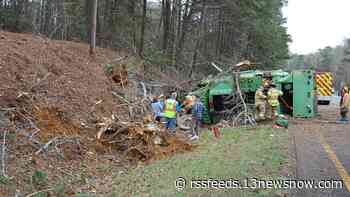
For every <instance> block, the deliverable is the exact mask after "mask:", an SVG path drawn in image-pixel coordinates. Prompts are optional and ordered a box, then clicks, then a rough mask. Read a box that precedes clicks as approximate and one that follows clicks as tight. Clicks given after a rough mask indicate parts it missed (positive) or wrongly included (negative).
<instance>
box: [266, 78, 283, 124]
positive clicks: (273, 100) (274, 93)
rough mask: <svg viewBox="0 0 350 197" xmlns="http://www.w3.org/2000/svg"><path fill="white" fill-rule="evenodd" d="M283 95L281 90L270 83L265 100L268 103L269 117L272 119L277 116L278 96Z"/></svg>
mask: <svg viewBox="0 0 350 197" xmlns="http://www.w3.org/2000/svg"><path fill="white" fill-rule="evenodd" d="M282 95H283V92H282V91H281V90H278V89H277V88H276V84H274V83H272V84H271V85H270V89H269V91H268V92H267V101H268V103H269V105H270V110H271V118H272V119H273V120H274V119H276V117H277V116H278V112H277V109H278V106H279V105H280V102H279V100H278V98H279V97H280V96H282Z"/></svg>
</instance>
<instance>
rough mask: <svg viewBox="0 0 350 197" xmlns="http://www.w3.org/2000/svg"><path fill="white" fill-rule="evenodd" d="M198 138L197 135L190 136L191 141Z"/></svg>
mask: <svg viewBox="0 0 350 197" xmlns="http://www.w3.org/2000/svg"><path fill="white" fill-rule="evenodd" d="M198 139H199V137H198V135H194V136H192V137H191V138H190V140H191V141H195V140H198Z"/></svg>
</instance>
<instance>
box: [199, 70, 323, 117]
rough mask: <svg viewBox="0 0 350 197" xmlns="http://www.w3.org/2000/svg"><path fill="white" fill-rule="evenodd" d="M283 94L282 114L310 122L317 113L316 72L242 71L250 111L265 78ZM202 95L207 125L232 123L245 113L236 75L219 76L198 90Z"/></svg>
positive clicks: (245, 97) (241, 85)
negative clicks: (228, 120) (225, 121)
mask: <svg viewBox="0 0 350 197" xmlns="http://www.w3.org/2000/svg"><path fill="white" fill-rule="evenodd" d="M267 75H268V76H270V77H271V78H270V79H271V80H272V81H273V82H274V83H275V84H276V85H277V88H278V89H280V90H281V91H282V92H283V96H282V97H281V98H280V103H281V105H280V109H279V111H280V113H282V114H288V115H290V116H293V117H299V118H311V117H314V116H315V115H316V113H317V98H316V83H315V72H314V71H312V70H298V71H292V72H285V71H283V70H274V71H259V70H250V71H242V72H240V74H239V83H240V84H239V85H240V89H241V92H242V93H243V95H244V101H245V103H246V105H247V106H248V109H249V111H251V112H252V113H254V111H255V107H254V96H255V92H256V90H257V89H258V88H259V87H260V86H261V85H262V83H263V80H264V78H265V77H266V76H267ZM196 92H197V93H200V95H201V99H202V101H203V103H204V105H205V108H206V109H205V114H204V122H205V123H207V124H211V123H216V122H218V121H220V120H221V119H230V118H231V119H232V118H233V117H234V116H236V115H237V113H238V112H239V111H240V110H242V109H241V107H242V105H240V103H239V102H241V101H240V100H239V98H238V95H237V90H236V84H235V75H233V74H232V73H220V74H219V75H218V76H216V77H214V78H212V79H208V80H206V81H204V82H203V83H202V84H201V88H200V89H198V90H196Z"/></svg>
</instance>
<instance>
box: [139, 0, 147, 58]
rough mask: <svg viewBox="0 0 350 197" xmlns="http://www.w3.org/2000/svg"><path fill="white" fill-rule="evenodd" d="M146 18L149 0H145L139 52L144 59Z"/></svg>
mask: <svg viewBox="0 0 350 197" xmlns="http://www.w3.org/2000/svg"><path fill="white" fill-rule="evenodd" d="M146 16H147V0H143V9H142V22H141V36H140V47H139V52H138V54H139V56H140V57H142V54H143V45H144V40H145V26H146Z"/></svg>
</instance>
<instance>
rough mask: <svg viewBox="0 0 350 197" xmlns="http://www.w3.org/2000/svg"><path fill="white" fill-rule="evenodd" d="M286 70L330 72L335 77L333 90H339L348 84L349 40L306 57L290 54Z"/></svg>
mask: <svg viewBox="0 0 350 197" xmlns="http://www.w3.org/2000/svg"><path fill="white" fill-rule="evenodd" d="M288 68H289V69H291V70H293V69H305V68H311V69H315V70H316V71H319V72H332V73H333V75H334V76H335V79H336V81H335V88H336V89H338V90H339V89H340V88H341V87H342V86H343V85H344V84H349V83H350V38H348V39H345V40H344V42H343V44H341V45H338V46H336V47H330V46H327V47H325V48H323V49H319V50H318V51H317V52H315V53H310V54H306V55H299V54H292V55H291V58H290V60H289V61H288Z"/></svg>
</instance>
